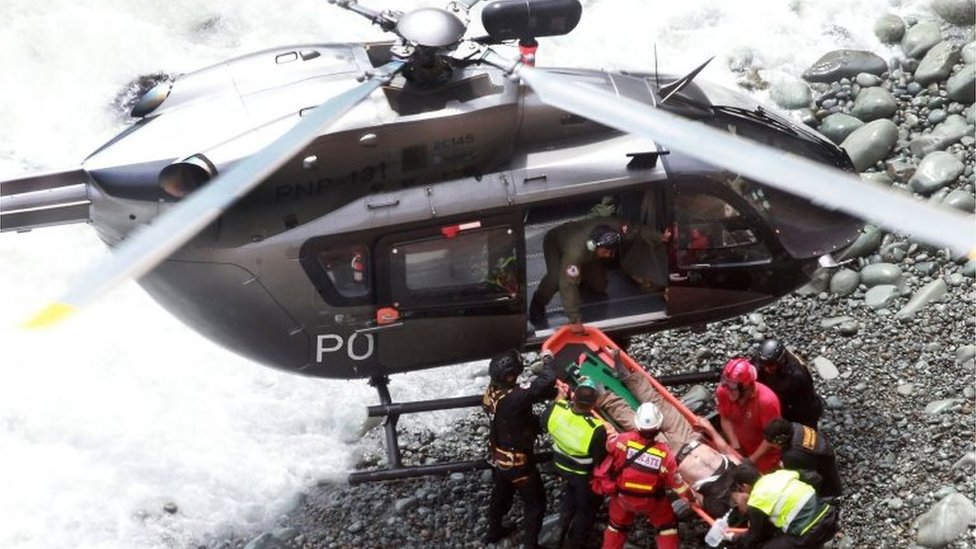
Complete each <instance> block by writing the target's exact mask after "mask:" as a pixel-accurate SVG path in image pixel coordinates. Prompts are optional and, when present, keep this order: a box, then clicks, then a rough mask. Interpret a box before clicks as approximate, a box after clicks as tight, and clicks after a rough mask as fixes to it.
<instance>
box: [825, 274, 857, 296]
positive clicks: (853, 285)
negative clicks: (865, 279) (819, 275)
mask: <svg viewBox="0 0 976 549" xmlns="http://www.w3.org/2000/svg"><path fill="white" fill-rule="evenodd" d="M860 283H861V276H860V275H859V274H858V273H857V271H852V270H851V269H846V268H845V269H840V270H838V271H837V272H836V273H834V276H832V277H830V293H832V294H834V295H839V296H846V295H851V294H852V293H854V290H856V289H857V285H858V284H860Z"/></svg>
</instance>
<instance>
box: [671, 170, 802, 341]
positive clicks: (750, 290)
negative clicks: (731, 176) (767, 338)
mask: <svg viewBox="0 0 976 549" xmlns="http://www.w3.org/2000/svg"><path fill="white" fill-rule="evenodd" d="M672 189H673V191H674V194H673V197H672V198H673V207H674V214H673V224H672V229H671V232H672V238H671V251H670V256H671V258H670V263H671V275H670V278H671V284H670V287H669V298H668V316H669V317H672V318H673V319H674V320H677V321H679V322H680V321H681V320H684V321H686V322H699V321H705V320H709V319H714V318H716V317H721V316H733V315H734V314H738V313H739V312H741V311H744V310H751V309H753V308H755V307H756V306H758V305H760V304H762V303H763V302H768V301H770V300H771V299H772V298H773V297H774V296H776V295H781V294H782V293H783V292H782V291H781V289H780V286H783V285H784V284H783V283H784V282H786V283H789V282H791V281H792V280H793V279H794V278H795V276H794V275H793V274H791V273H789V272H788V271H790V270H791V269H792V267H793V265H792V264H791V263H790V262H788V261H784V260H783V257H782V255H783V254H781V253H774V251H776V252H779V251H781V250H780V247H779V246H778V241H777V240H776V238H775V235H774V234H772V232H771V231H770V230H769V227H768V226H767V225H766V224H764V223H763V222H762V219H761V218H760V217H759V216H758V215H756V214H755V212H754V210H753V209H752V207H751V206H750V205H749V204H748V203H747V202H746V201H745V200H743V199H742V197H740V196H739V195H737V194H736V193H735V192H734V191H732V190H731V189H729V188H727V187H723V186H722V185H720V184H717V183H715V182H710V181H702V182H696V181H682V182H679V183H677V184H675V185H674V186H673V187H672ZM682 317H683V319H682Z"/></svg>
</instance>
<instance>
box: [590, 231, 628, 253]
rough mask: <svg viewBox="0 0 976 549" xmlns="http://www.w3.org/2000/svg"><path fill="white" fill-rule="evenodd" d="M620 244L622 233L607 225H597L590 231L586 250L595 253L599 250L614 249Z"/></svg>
mask: <svg viewBox="0 0 976 549" xmlns="http://www.w3.org/2000/svg"><path fill="white" fill-rule="evenodd" d="M619 243H620V233H618V232H617V231H615V230H613V228H611V227H609V226H607V225H597V226H596V227H594V228H593V230H592V231H590V238H588V239H587V240H586V249H587V250H589V251H591V252H595V251H596V249H597V248H613V247H615V246H616V245H617V244H619Z"/></svg>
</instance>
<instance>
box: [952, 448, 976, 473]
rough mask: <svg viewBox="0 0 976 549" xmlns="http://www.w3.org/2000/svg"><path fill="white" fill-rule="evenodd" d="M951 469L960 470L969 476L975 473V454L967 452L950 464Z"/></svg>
mask: <svg viewBox="0 0 976 549" xmlns="http://www.w3.org/2000/svg"><path fill="white" fill-rule="evenodd" d="M952 469H953V470H957V469H961V470H963V471H966V472H968V473H970V474H972V473H973V472H976V452H967V453H966V455H964V456H962V457H961V458H959V460H957V461H956V462H955V463H953V464H952Z"/></svg>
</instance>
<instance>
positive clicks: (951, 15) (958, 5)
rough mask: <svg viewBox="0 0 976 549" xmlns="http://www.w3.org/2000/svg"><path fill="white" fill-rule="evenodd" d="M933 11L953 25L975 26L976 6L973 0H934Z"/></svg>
mask: <svg viewBox="0 0 976 549" xmlns="http://www.w3.org/2000/svg"><path fill="white" fill-rule="evenodd" d="M931 5H932V11H934V12H935V13H937V14H939V17H942V18H943V19H945V20H946V21H948V22H950V23H952V24H953V25H968V26H972V25H973V19H976V4H974V3H973V1H972V0H932V4H931Z"/></svg>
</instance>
